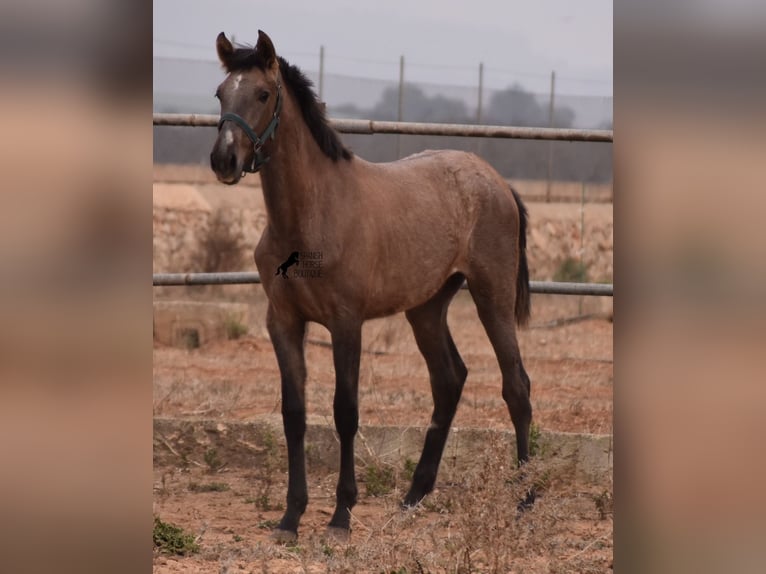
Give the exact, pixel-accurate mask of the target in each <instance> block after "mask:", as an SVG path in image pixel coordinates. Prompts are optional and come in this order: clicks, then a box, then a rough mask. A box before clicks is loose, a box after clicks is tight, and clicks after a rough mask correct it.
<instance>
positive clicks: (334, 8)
mask: <svg viewBox="0 0 766 574" xmlns="http://www.w3.org/2000/svg"><path fill="white" fill-rule="evenodd" d="M259 28H260V29H262V30H263V31H265V32H266V33H267V34H269V36H270V37H271V39H272V40H273V41H274V45H275V47H276V49H277V53H279V54H280V55H282V56H284V57H285V58H286V59H288V60H289V61H290V62H291V63H294V64H297V65H299V66H300V67H302V68H304V69H306V70H316V69H318V67H319V63H318V62H319V46H320V45H324V46H325V71H326V72H327V73H337V74H347V75H354V76H367V77H373V78H387V79H392V80H395V79H397V78H398V66H399V56H400V55H402V54H404V56H405V77H406V78H407V79H410V80H413V81H419V82H433V83H445V84H456V85H476V82H477V76H478V64H479V62H484V66H485V84H486V85H487V86H488V87H497V88H503V87H506V86H508V85H510V84H511V83H513V82H514V81H517V82H519V83H521V84H522V85H523V86H525V88H527V89H531V90H534V91H540V92H543V93H545V92H547V89H548V86H549V83H550V72H551V70H555V71H556V86H557V92H558V93H563V94H583V95H599V96H604V95H607V96H610V95H612V3H611V2H607V1H601V0H576V1H575V0H539V1H534V0H531V1H530V0H462V1H457V0H384V1H380V2H364V1H353V0H318V1H312V0H257V1H255V0H250V1H246V0H154V54H155V56H173V57H183V58H194V59H205V60H215V58H216V56H215V47H214V43H215V37H216V35H217V34H218V33H219V32H221V31H225V32H226V34H227V35H228V36H230V37H231V36H232V35H233V36H234V38H235V39H236V40H237V41H240V42H244V43H254V42H255V40H256V39H257V34H258V29H259Z"/></svg>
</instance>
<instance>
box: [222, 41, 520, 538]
mask: <svg viewBox="0 0 766 574" xmlns="http://www.w3.org/2000/svg"><path fill="white" fill-rule="evenodd" d="M216 51H217V54H218V58H219V60H220V62H221V65H222V67H223V69H224V72H225V73H226V76H225V79H224V80H223V82H222V83H221V84H220V85H219V86H218V89H217V91H216V97H217V98H218V99H219V100H220V107H221V116H220V122H219V124H218V135H217V137H216V140H215V143H214V145H213V148H212V151H211V154H210V164H211V168H212V170H213V171H214V172H215V174H216V177H217V179H218V181H220V182H222V183H224V184H229V185H234V184H236V183H237V182H239V181H240V179H241V178H242V177H243V176H245V175H246V174H247V173H255V172H260V176H261V184H262V188H263V197H264V203H265V207H266V211H267V224H266V227H265V229H264V231H263V234H262V235H261V238H260V241H259V242H258V245H257V247H256V249H255V254H254V256H255V263H256V266H257V268H258V270H259V272H260V275H261V280H262V282H263V289H264V290H265V292H266V295H267V298H268V310H267V312H266V325H267V330H268V333H269V336H270V338H271V342H272V345H273V347H274V352H275V355H276V359H277V363H278V366H279V371H280V378H281V396H282V409H281V410H282V421H283V427H284V434H285V439H286V443H287V456H288V487H287V497H286V498H287V500H286V509H285V512H284V515H283V517H282V519H281V520H280V522H279V524H278V526H277V527H276V528H275V530H274V532H273V533H272V536H273V538H274V539H276V540H279V541H283V542H284V541H291V540H295V539H297V536H298V526H299V522H300V519H301V516H302V515H303V513H304V512H305V510H306V507H307V504H308V488H307V483H306V468H305V452H304V436H305V432H306V399H305V382H306V363H305V356H304V344H305V336H306V325H307V322H309V321H311V322H315V323H319V324H321V325H323V326H324V327H325V328H326V329H327V330H328V331H329V333H330V335H331V341H332V354H333V363H334V367H335V394H334V399H333V415H334V421H335V429H336V431H337V434H338V437H339V439H340V473H339V477H338V482H337V488H336V505H335V510H334V513H333V515H332V517H331V519H330V522H329V525H328V527H327V528H328V534H332V535H333V536H337V537H339V538H341V539H348V536H349V533H350V519H351V509H352V508H353V507H354V505H355V504H356V502H357V485H356V478H355V474H354V437H355V435H356V433H357V428H358V425H359V410H358V381H359V361H360V354H361V342H362V324H363V323H364V322H365V321H366V320H368V319H373V318H378V317H385V316H389V315H392V314H395V313H399V312H402V311H403V312H404V313H405V315H406V318H407V320H408V322H409V324H410V325H411V327H412V331H413V333H414V335H415V341H416V344H417V347H418V349H419V351H420V353H421V354H422V355H423V358H424V359H425V362H426V365H427V367H428V373H429V378H430V384H431V392H432V397H433V403H434V408H433V413H432V415H431V421H430V425H429V427H428V429H427V431H426V436H425V442H424V445H423V450H422V453H421V456H420V459H419V462H418V464H417V466H416V468H415V472H414V475H413V478H412V483H411V486H410V488H409V491H408V492H407V494H406V496H405V497H404V499H403V501H402V506H403V507H405V508H407V507H413V506H416V505H417V504H418V503H419V502H420V501H421V500H422V499H423V498H424V497H425V496H426V495H427V494H428V493H429V492H431V490H432V489H433V487H434V484H435V482H436V475H437V472H438V469H439V463H440V461H441V457H442V452H443V450H444V445H445V442H446V440H447V435H448V433H449V430H450V425H451V423H452V420H453V417H454V416H455V412H456V409H457V406H458V403H459V401H460V396H461V393H462V390H463V385H464V383H465V380H466V377H467V375H468V370H467V368H466V366H465V364H464V363H463V360H462V358H461V357H460V354H459V353H458V350H457V348H456V347H455V343H454V341H453V339H452V336H451V334H450V331H449V328H448V325H447V308H448V306H449V304H450V302H451V300H452V298H453V297H454V295H455V294H456V293H457V291H458V289H460V287H461V286H462V284H463V282H464V281H466V282H467V283H468V288H469V290H470V293H471V296H472V298H473V300H474V302H475V304H476V307H477V310H478V315H479V318H480V320H481V323H482V325H483V327H484V329H485V330H486V332H487V335H488V337H489V340H490V342H491V344H492V347H493V349H494V352H495V355H496V357H497V360H498V363H499V367H500V370H501V373H502V397H503V399H504V400H505V402H506V404H507V407H508V411H509V414H510V418H511V421H512V423H513V426H514V429H515V435H516V449H517V455H518V463H519V465H520V466H521V465H523V464H524V463H525V462H526V461H527V460H528V458H529V427H530V422H531V419H532V406H531V403H530V379H529V376H528V375H527V372H526V371H525V370H524V366H523V364H522V361H521V354H520V352H519V345H518V342H517V338H516V326H517V325H518V326H523V325H524V324H525V323H526V322H527V321H528V319H529V316H530V294H529V271H528V268H527V258H526V229H527V211H526V208H525V206H524V204H523V203H522V201H521V198H520V197H519V195H518V193H517V192H516V191H515V190H514V189H512V188H511V187H510V186H509V185H508V183H507V182H506V181H505V180H504V179H503V178H502V177H501V176H500V174H498V173H497V171H495V170H494V169H493V168H492V167H491V166H490V165H489V164H488V163H486V162H485V161H484V160H482V159H481V158H479V157H478V156H476V155H474V154H471V153H467V152H458V151H448V150H445V151H424V152H422V153H417V154H414V155H411V156H409V157H406V158H403V159H400V160H398V161H394V162H390V163H371V162H367V161H365V160H363V159H362V158H360V157H357V156H355V155H354V154H353V153H352V152H351V151H350V150H349V149H347V148H346V146H345V145H344V144H343V143H342V141H341V140H340V138H339V136H338V134H337V133H336V132H335V131H334V130H333V128H332V127H331V126H330V124H329V123H328V121H327V118H326V116H325V109H324V106H323V105H322V104H321V103H320V102H319V100H318V98H317V96H316V94H315V92H314V91H313V85H312V83H311V82H310V81H309V80H308V79H307V78H306V76H305V75H304V74H303V73H302V72H301V70H300V69H298V68H297V67H296V66H294V65H291V64H289V63H288V62H287V61H286V60H285V59H284V58H282V57H281V56H278V55H277V53H276V51H275V48H274V44H273V43H272V41H271V39H270V38H269V37H268V35H266V34H265V33H264V32H262V31H260V30H259V31H258V40H257V43H256V45H255V47H254V48H253V47H248V46H243V45H234V44H232V42H231V41H230V40H229V39H228V38H227V37H226V35H225V34H224V33H223V32H221V33H220V34H219V35H218V37H217V39H216ZM296 251H297V252H299V253H301V254H302V253H304V252H309V253H319V254H320V257H321V266H322V273H321V275H320V276H319V278H305V279H301V278H295V279H293V278H291V279H290V280H289V281H285V280H282V279H277V278H276V276H275V274H274V272H273V270H274V269H275V268H277V269H279V267H280V265H281V264H282V262H283V261H285V258H286V257H288V256H289V255H290V254H293V253H295V252H296ZM303 259H304V257H303V256H302V255H301V260H302V261H303ZM278 274H279V273H277V275H278ZM533 498H534V495H533V493H532V491H530V495H529V497H528V500H527V502H530V500H533Z"/></svg>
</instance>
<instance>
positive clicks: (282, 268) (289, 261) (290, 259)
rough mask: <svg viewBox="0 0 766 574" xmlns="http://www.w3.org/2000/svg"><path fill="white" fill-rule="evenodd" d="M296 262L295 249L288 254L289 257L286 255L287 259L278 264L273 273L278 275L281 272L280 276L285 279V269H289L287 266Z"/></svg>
mask: <svg viewBox="0 0 766 574" xmlns="http://www.w3.org/2000/svg"><path fill="white" fill-rule="evenodd" d="M296 263H298V252H297V251H293V252H292V253H291V254H290V257H288V258H287V261H285V262H284V263H282V265H280V266H279V267H277V272H276V273H274V275H279V274H280V273H281V274H282V277H284V278H285V279H287V270H288V269H289V268H290V267H291V266H292V265H295V264H296Z"/></svg>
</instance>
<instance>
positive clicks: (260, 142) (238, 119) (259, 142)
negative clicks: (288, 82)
mask: <svg viewBox="0 0 766 574" xmlns="http://www.w3.org/2000/svg"><path fill="white" fill-rule="evenodd" d="M281 111H282V86H281V85H280V83H279V82H277V103H276V105H275V106H274V114H273V115H272V116H271V121H270V122H269V125H267V126H266V129H265V130H263V133H262V134H261V135H260V136H259V135H258V134H256V133H255V132H254V131H253V129H252V128H251V127H250V126H249V125H248V123H247V121H245V119H244V118H243V117H242V116H239V115H237V114H234V113H232V112H226V113H225V114H223V115H222V116H221V119H220V120H218V131H221V127H222V126H223V124H224V122H227V121H231V122H234V123H235V124H237V125H238V126H239V127H240V128H242V131H243V132H245V134H246V135H247V137H248V138H250V141H252V142H253V150H254V151H255V155H253V161H252V163H251V164H250V165H247V166H245V167H244V169H243V171H245V172H247V173H256V172H257V171H259V170H260V169H261V168H262V167H263V166H264V165H265V164H266V162H268V161H269V157H268V156H265V155H263V152H262V151H261V149H262V148H263V146H264V145H265V144H266V142H267V141H268V139H269V138H271V139H272V140H273V139H275V138H276V137H277V136H276V131H277V126H278V125H279V112H281Z"/></svg>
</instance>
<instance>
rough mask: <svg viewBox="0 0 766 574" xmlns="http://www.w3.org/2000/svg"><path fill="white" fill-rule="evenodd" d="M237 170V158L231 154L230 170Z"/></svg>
mask: <svg viewBox="0 0 766 574" xmlns="http://www.w3.org/2000/svg"><path fill="white" fill-rule="evenodd" d="M236 168H237V156H235V155H234V154H231V155H230V156H229V169H230V170H232V171H234V170H235V169H236Z"/></svg>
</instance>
